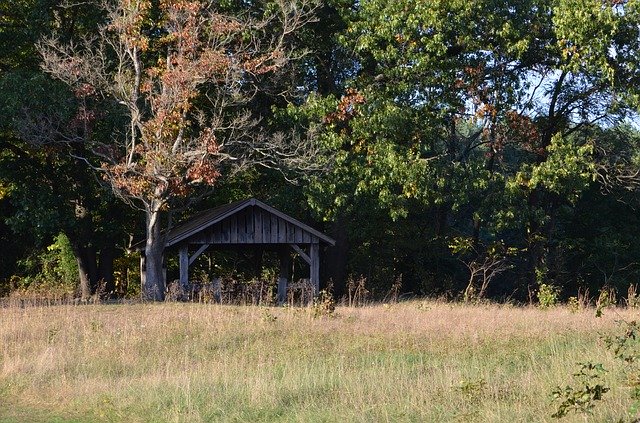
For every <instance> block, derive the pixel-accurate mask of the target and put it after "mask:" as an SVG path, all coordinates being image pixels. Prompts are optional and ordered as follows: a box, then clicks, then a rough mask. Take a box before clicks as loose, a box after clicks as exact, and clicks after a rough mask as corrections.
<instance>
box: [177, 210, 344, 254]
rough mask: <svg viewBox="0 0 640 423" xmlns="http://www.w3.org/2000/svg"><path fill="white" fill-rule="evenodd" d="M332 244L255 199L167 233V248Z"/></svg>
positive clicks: (310, 228)
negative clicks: (189, 245) (190, 245)
mask: <svg viewBox="0 0 640 423" xmlns="http://www.w3.org/2000/svg"><path fill="white" fill-rule="evenodd" d="M320 241H323V242H326V243H328V244H330V245H335V241H334V240H333V239H331V238H330V237H328V236H326V235H325V234H323V233H322V232H319V231H317V230H315V229H313V228H312V227H310V226H308V225H306V224H304V223H302V222H300V221H298V220H297V219H294V218H292V217H291V216H288V215H286V214H284V213H282V212H281V211H279V210H277V209H275V208H273V207H271V206H269V205H267V204H265V203H263V202H261V201H259V200H257V199H255V198H251V199H248V200H243V201H238V202H236V203H230V204H227V205H224V206H221V207H218V208H215V209H212V210H209V211H206V212H204V213H201V214H199V215H197V216H196V217H195V218H193V219H191V220H189V221H187V222H186V223H185V224H183V225H180V226H178V227H176V228H174V229H173V230H171V231H170V233H169V236H168V237H167V247H170V246H172V245H176V244H180V243H184V242H187V243H188V244H292V243H295V244H315V243H318V242H320Z"/></svg>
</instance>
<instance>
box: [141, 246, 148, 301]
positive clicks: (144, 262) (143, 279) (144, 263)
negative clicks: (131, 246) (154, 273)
mask: <svg viewBox="0 0 640 423" xmlns="http://www.w3.org/2000/svg"><path fill="white" fill-rule="evenodd" d="M146 284H147V256H145V255H144V251H142V252H141V253H140V292H144V286H145V285H146Z"/></svg>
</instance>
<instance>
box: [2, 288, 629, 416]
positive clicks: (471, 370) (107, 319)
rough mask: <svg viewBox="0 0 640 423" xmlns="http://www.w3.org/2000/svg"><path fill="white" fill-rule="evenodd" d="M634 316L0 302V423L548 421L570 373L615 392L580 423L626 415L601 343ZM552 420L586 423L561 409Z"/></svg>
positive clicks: (507, 309)
mask: <svg viewBox="0 0 640 423" xmlns="http://www.w3.org/2000/svg"><path fill="white" fill-rule="evenodd" d="M639 313H640V311H638V310H637V309H613V308H610V309H607V310H605V313H604V315H603V316H602V317H600V318H596V316H595V313H594V310H593V309H585V310H580V311H577V312H572V311H571V310H569V309H568V308H567V307H555V308H552V309H548V310H541V309H538V308H534V307H515V306H509V305H491V304H488V305H475V306H473V305H462V304H457V303H445V302H436V301H409V302H404V303H399V304H392V305H375V306H368V307H359V308H348V307H337V308H336V310H335V312H333V313H332V314H331V315H321V316H317V315H316V313H314V310H313V309H312V308H273V307H272V308H266V307H258V306H246V307H239V306H224V305H211V304H181V303H163V304H141V303H139V304H118V305H59V306H50V307H17V306H8V307H4V308H0V422H94V421H107V422H109V421H127V422H161V421H163V422H164V421H166V422H218V421H222V422H246V421H268V422H272V421H273V422H373V421H376V422H384V421H394V422H395V421H415V422H441V421H452V422H456V421H458V422H473V421H477V422H545V421H558V420H557V419H554V418H552V417H551V414H553V412H554V411H555V409H556V408H557V404H556V403H554V402H553V401H552V399H551V392H552V391H553V389H554V388H555V387H557V386H565V385H567V384H571V383H572V382H573V379H572V374H573V373H575V372H576V369H577V365H576V363H580V362H586V361H592V362H599V363H602V364H603V366H604V368H605V369H607V370H608V372H607V373H605V374H604V376H603V383H606V384H607V385H608V386H610V387H611V391H610V392H607V393H606V394H605V395H604V397H603V399H602V401H598V404H597V405H596V407H594V409H593V414H592V415H591V416H588V421H594V422H608V421H618V419H620V418H623V419H628V417H629V414H628V412H627V410H628V409H629V407H630V405H631V399H630V392H629V391H630V388H629V387H627V386H625V384H624V383H621V382H620V380H621V364H620V363H619V360H616V359H615V358H614V357H613V354H612V353H611V352H610V351H608V350H607V349H606V348H605V346H604V345H603V341H602V339H601V336H602V335H605V334H614V333H617V332H619V331H620V327H619V324H618V323H616V321H617V320H620V319H625V320H633V319H638V317H639ZM560 421H567V422H571V421H585V417H584V416H582V415H575V414H571V415H569V416H567V417H565V418H563V419H562V420H560Z"/></svg>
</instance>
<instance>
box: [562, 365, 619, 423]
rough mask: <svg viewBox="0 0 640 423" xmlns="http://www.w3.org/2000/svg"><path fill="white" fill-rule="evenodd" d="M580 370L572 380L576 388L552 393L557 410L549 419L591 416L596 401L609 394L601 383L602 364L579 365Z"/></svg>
mask: <svg viewBox="0 0 640 423" xmlns="http://www.w3.org/2000/svg"><path fill="white" fill-rule="evenodd" d="M579 365H580V369H579V370H578V372H577V373H574V375H573V378H574V382H575V384H576V385H577V386H571V385H567V386H565V387H564V388H561V387H557V388H556V389H555V390H554V391H553V392H552V397H553V400H554V401H556V402H559V404H558V408H557V410H556V412H555V413H553V414H552V415H551V417H555V418H561V417H564V416H566V415H567V414H569V413H580V414H591V413H592V410H593V408H594V407H595V405H596V401H600V400H602V396H603V395H604V394H606V393H607V392H609V389H610V388H609V387H608V386H606V385H605V384H604V382H603V381H602V376H603V375H604V373H606V370H605V369H604V368H603V367H602V364H600V363H596V364H593V363H591V362H587V363H580V364H579Z"/></svg>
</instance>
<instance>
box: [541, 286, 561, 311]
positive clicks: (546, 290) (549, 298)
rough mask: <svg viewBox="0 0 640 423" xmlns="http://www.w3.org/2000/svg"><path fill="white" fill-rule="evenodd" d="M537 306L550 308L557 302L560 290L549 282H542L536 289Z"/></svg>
mask: <svg viewBox="0 0 640 423" xmlns="http://www.w3.org/2000/svg"><path fill="white" fill-rule="evenodd" d="M537 296H538V306H539V307H540V308H551V307H555V306H556V305H557V304H558V299H559V296H560V290H559V289H558V288H557V287H555V286H553V285H550V284H546V283H543V284H541V285H540V288H539V289H538V293H537Z"/></svg>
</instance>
